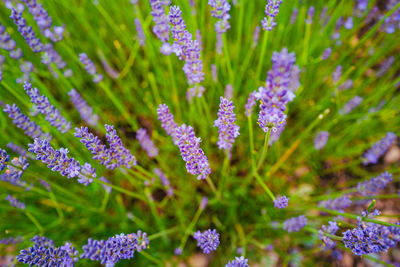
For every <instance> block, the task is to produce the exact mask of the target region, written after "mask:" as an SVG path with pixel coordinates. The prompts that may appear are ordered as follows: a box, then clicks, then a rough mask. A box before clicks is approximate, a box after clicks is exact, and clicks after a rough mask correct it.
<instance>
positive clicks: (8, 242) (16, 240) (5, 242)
mask: <svg viewBox="0 0 400 267" xmlns="http://www.w3.org/2000/svg"><path fill="white" fill-rule="evenodd" d="M22 242H24V239H23V238H22V236H18V237H17V238H15V237H9V238H3V239H0V244H3V245H11V244H18V243H22Z"/></svg>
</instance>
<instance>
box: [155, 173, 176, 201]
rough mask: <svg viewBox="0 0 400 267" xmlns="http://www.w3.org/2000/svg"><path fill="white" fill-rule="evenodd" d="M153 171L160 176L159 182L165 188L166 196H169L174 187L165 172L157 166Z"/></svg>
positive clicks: (172, 192)
mask: <svg viewBox="0 0 400 267" xmlns="http://www.w3.org/2000/svg"><path fill="white" fill-rule="evenodd" d="M154 173H155V174H156V175H157V176H158V178H160V181H161V184H162V185H163V186H164V187H165V188H166V190H167V196H169V197H171V196H172V195H173V194H174V189H173V188H172V186H171V183H170V181H169V180H168V178H167V176H165V174H164V173H163V172H162V171H161V169H159V168H155V169H154Z"/></svg>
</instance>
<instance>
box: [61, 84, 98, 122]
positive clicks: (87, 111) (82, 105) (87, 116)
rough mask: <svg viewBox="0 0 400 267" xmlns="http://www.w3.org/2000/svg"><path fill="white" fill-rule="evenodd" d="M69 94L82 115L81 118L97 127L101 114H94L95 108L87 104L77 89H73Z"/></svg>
mask: <svg viewBox="0 0 400 267" xmlns="http://www.w3.org/2000/svg"><path fill="white" fill-rule="evenodd" d="M68 95H69V97H70V99H71V102H72V104H73V105H74V106H75V108H76V109H77V110H78V112H79V114H80V115H81V118H82V119H83V120H84V121H85V122H86V123H87V124H89V125H90V126H93V127H96V126H97V123H98V121H99V116H98V115H97V114H93V108H92V107H90V106H89V105H88V104H87V102H86V101H85V100H84V99H83V98H82V96H81V95H80V94H79V93H78V92H77V91H76V90H75V89H71V91H69V93H68Z"/></svg>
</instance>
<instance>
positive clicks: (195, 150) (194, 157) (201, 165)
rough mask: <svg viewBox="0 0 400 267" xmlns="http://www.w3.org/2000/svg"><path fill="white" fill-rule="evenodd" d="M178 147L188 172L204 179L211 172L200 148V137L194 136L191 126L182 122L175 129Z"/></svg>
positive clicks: (199, 178)
mask: <svg viewBox="0 0 400 267" xmlns="http://www.w3.org/2000/svg"><path fill="white" fill-rule="evenodd" d="M175 134H176V138H177V140H178V141H177V143H178V147H179V149H180V151H181V156H182V159H183V160H184V161H185V162H186V169H187V171H188V172H189V173H190V174H193V175H197V179H198V180H202V179H206V178H207V176H208V175H210V173H211V169H210V165H209V163H208V159H207V157H206V156H205V155H204V152H203V150H202V149H201V148H200V142H201V139H200V138H198V137H196V136H195V133H194V130H193V128H192V127H191V126H186V124H182V125H181V126H180V127H178V128H177V129H176V132H175Z"/></svg>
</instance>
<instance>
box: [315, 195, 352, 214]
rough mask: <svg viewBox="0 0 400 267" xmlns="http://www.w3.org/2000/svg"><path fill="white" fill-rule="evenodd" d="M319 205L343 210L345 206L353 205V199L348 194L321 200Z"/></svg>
mask: <svg viewBox="0 0 400 267" xmlns="http://www.w3.org/2000/svg"><path fill="white" fill-rule="evenodd" d="M318 206H319V207H324V208H326V209H331V210H337V211H340V212H343V210H344V209H345V208H348V207H350V206H351V199H350V198H349V197H348V196H341V197H338V198H335V199H329V200H324V201H320V202H319V203H318Z"/></svg>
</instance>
